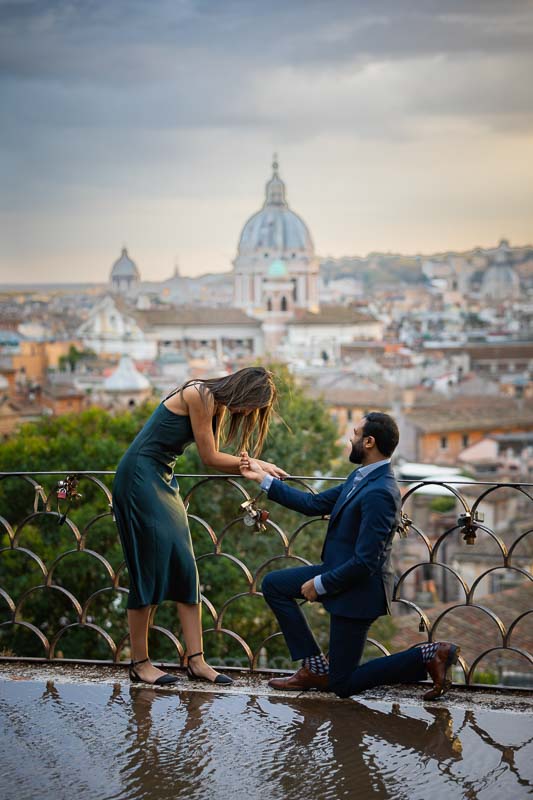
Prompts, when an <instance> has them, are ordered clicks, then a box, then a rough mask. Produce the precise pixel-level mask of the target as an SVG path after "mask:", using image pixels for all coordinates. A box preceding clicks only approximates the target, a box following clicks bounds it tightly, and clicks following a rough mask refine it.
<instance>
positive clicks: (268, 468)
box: [257, 460, 289, 478]
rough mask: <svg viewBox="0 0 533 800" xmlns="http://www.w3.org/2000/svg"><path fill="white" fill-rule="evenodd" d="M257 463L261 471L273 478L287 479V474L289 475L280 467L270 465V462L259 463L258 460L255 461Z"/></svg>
mask: <svg viewBox="0 0 533 800" xmlns="http://www.w3.org/2000/svg"><path fill="white" fill-rule="evenodd" d="M257 463H258V464H259V466H260V467H261V469H264V471H265V472H266V473H267V474H268V475H272V477H273V478H287V477H288V474H289V473H288V472H285V470H284V469H281V467H278V466H277V465H276V464H272V462H271V461H259V460H257Z"/></svg>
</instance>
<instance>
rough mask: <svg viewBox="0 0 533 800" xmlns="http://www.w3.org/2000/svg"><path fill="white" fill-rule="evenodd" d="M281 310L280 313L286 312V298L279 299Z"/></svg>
mask: <svg viewBox="0 0 533 800" xmlns="http://www.w3.org/2000/svg"><path fill="white" fill-rule="evenodd" d="M281 310H282V311H286V310H287V298H286V297H282V298H281Z"/></svg>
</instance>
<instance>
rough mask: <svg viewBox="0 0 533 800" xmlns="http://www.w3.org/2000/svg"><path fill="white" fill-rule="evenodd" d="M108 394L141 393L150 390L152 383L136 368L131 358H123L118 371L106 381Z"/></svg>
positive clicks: (105, 386) (105, 385) (105, 387)
mask: <svg viewBox="0 0 533 800" xmlns="http://www.w3.org/2000/svg"><path fill="white" fill-rule="evenodd" d="M103 386H104V389H105V391H106V392H140V391H142V390H143V389H149V388H150V381H149V380H148V378H145V377H144V375H141V373H140V372H139V371H138V369H137V368H136V366H135V364H134V363H133V361H132V359H131V358H130V357H129V356H122V358H121V359H120V363H119V365H118V367H117V368H116V370H115V371H114V372H113V373H111V375H110V376H109V377H108V378H106V379H105V380H104V384H103Z"/></svg>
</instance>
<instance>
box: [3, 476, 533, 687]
mask: <svg viewBox="0 0 533 800" xmlns="http://www.w3.org/2000/svg"><path fill="white" fill-rule="evenodd" d="M112 476H113V473H112V472H84V471H80V472H70V473H68V474H67V473H64V472H63V473H59V472H53V473H38V472H33V473H27V472H18V473H17V472H10V473H0V512H1V516H0V545H1V546H0V658H3V659H9V658H14V657H29V658H40V659H47V660H60V659H68V660H72V659H74V660H79V661H83V660H89V659H90V660H96V661H102V662H108V663H109V662H110V661H111V662H113V663H119V662H122V661H124V660H125V659H126V658H127V657H128V656H129V650H128V648H129V640H128V634H127V625H126V615H125V608H124V607H125V598H126V596H127V591H128V589H127V584H128V580H127V570H126V568H125V564H124V562H123V560H122V555H121V550H120V544H119V539H118V534H117V532H116V528H115V525H114V523H113V518H112V502H111V491H110V487H111V482H112ZM177 477H178V479H179V481H180V484H181V485H182V487H183V485H185V490H182V494H183V497H184V502H185V505H186V507H187V509H188V516H189V523H190V526H191V532H192V535H193V543H194V548H195V553H196V559H197V564H198V569H199V574H200V581H201V586H202V608H203V620H204V635H205V637H206V649H207V651H208V654H210V655H211V653H210V648H211V650H213V653H212V655H213V656H214V658H213V659H212V660H214V661H216V662H217V663H219V664H225V665H226V666H227V665H234V666H240V667H241V668H242V667H245V668H247V669H249V670H251V671H254V670H256V669H258V668H264V667H273V666H276V667H279V666H285V665H287V666H288V663H289V662H288V658H287V653H286V650H285V649H284V644H283V641H282V637H281V634H280V633H279V631H278V630H277V628H276V626H275V621H274V618H273V616H272V615H271V612H270V611H269V610H268V608H267V607H266V605H265V604H264V601H263V600H262V595H261V591H260V582H261V580H262V578H263V576H264V575H265V574H266V573H267V572H269V571H270V570H272V569H279V568H282V567H283V566H285V565H287V564H289V563H290V564H292V565H294V564H308V563H312V562H313V561H317V560H318V558H319V553H320V547H321V543H322V540H323V534H324V532H325V526H326V524H327V522H326V520H325V519H324V518H312V519H310V518H305V519H303V520H302V518H301V517H300V516H299V515H296V514H295V513H294V512H287V511H286V510H285V509H282V508H281V507H280V506H277V505H275V504H274V503H269V502H268V501H267V499H266V497H265V496H263V497H262V498H260V499H258V500H257V502H260V503H261V505H262V506H265V505H268V506H269V511H270V516H269V518H268V519H266V520H263V521H261V518H260V516H259V515H258V513H257V503H256V502H255V501H254V500H255V499H254V497H253V496H251V495H250V494H249V492H248V488H249V487H250V486H251V484H249V483H248V482H246V481H244V480H241V479H240V478H235V477H229V476H218V475H179V474H178V475H177ZM289 480H291V481H293V482H296V483H297V484H298V485H299V487H300V488H304V489H305V490H307V491H316V487H317V486H320V485H323V484H324V482H326V481H328V482H329V481H336V482H339V481H340V480H342V479H340V478H321V479H320V480H318V479H317V478H315V477H306V476H295V477H291V478H290V479H289ZM78 489H79V490H80V492H78ZM435 492H436V493H437V494H436V495H435ZM82 495H83V496H82ZM443 497H444V498H445V500H444V501H443V500H442V498H443ZM446 498H447V499H446ZM532 499H533V498H532V494H531V485H529V484H516V483H515V484H511V483H473V482H465V483H461V482H460V481H456V480H454V481H453V482H448V483H447V482H436V481H416V482H415V483H410V484H406V482H404V487H403V515H402V525H401V526H400V528H399V530H398V537H395V542H394V545H393V557H394V565H395V568H396V572H397V577H398V581H397V585H396V589H395V594H394V615H393V625H392V628H391V626H390V624H389V626H388V627H387V626H386V625H385V626H383V625H382V626H381V627H380V625H379V622H378V623H377V625H376V629H375V630H374V628H373V629H372V630H371V638H370V639H369V648H370V651H371V650H372V648H373V649H374V650H376V651H377V652H374V654H373V655H374V656H375V655H378V654H381V653H383V654H388V653H389V652H392V651H396V650H399V649H403V648H404V647H406V646H411V645H413V644H416V643H418V642H423V641H436V640H437V639H438V638H441V639H443V638H454V639H457V640H458V641H459V644H461V646H462V651H463V654H464V655H463V656H462V657H461V659H460V669H459V671H458V673H457V674H456V676H455V677H456V680H457V681H458V682H461V683H466V684H467V685H474V684H476V683H479V682H480V681H481V682H483V681H488V682H491V683H495V684H501V683H502V682H503V683H505V684H506V685H509V686H521V687H524V686H526V687H533V655H532V652H533V646H532V640H533V634H532V632H531V627H532V626H531V619H532V617H531V615H532V614H533V574H532V571H533V528H531V527H528V524H527V520H528V518H529V519H530V517H531V508H532V506H531V501H532ZM484 515H485V517H487V516H488V517H489V520H488V522H491V523H492V524H491V525H489V524H488V523H487V524H486V523H485V522H484ZM263 516H264V515H263ZM163 606H166V604H163ZM156 613H157V624H156V621H155V616H156ZM306 613H310V614H311V617H312V624H313V625H315V624H316V625H317V626H318V627H319V628H320V629H321V630H322V634H321V635H322V637H323V640H324V642H326V643H327V615H326V614H325V613H324V612H323V610H322V608H321V606H320V604H313V607H311V606H310V605H309V604H306ZM172 614H173V612H172ZM173 620H174V617H173V616H171V615H170V613H169V609H164V608H163V607H162V610H156V609H153V611H152V617H151V628H150V636H151V638H152V639H155V640H157V642H158V643H159V644H158V646H159V649H160V651H161V656H162V658H161V660H162V661H165V662H166V663H168V662H169V661H179V662H180V663H181V662H182V661H183V657H184V646H183V644H182V641H181V640H180V634H179V631H177V630H176V627H175V623H174V621H173ZM376 634H377V635H376ZM443 634H446V635H443ZM461 636H462V637H463V638H464V639H465V640H468V641H465V642H462V641H461ZM465 645H466V646H465ZM369 655H370V656H372V653H371V652H370V653H369Z"/></svg>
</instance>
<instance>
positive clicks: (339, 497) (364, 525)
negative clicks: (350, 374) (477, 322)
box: [241, 411, 459, 700]
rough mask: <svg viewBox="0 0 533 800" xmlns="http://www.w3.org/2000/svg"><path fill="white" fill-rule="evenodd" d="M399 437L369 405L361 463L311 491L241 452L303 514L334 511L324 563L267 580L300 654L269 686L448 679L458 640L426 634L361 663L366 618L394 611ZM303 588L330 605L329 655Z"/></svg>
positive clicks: (358, 442) (339, 690) (348, 687)
mask: <svg viewBox="0 0 533 800" xmlns="http://www.w3.org/2000/svg"><path fill="white" fill-rule="evenodd" d="M398 441H399V433H398V427H397V425H396V422H395V421H394V419H393V418H392V417H390V416H389V415H388V414H383V413H381V412H376V411H374V412H371V413H369V414H367V415H366V416H365V417H364V418H363V419H361V421H360V422H359V423H358V424H357V425H356V427H355V428H354V432H353V436H352V438H351V440H350V442H351V445H352V450H351V453H350V461H351V462H352V463H354V464H361V466H360V467H359V469H356V470H355V471H354V472H352V473H351V475H349V476H348V478H347V480H346V481H345V482H344V483H343V484H341V485H339V486H336V487H335V488H333V489H328V490H326V491H325V492H321V493H320V494H316V495H312V494H309V493H307V492H303V491H300V490H298V489H294V488H292V487H290V486H287V485H286V484H285V483H284V482H283V481H281V480H279V479H277V478H272V477H271V476H270V475H267V473H266V472H264V470H263V469H262V468H261V466H260V465H259V463H258V462H257V461H254V460H253V459H250V458H249V457H248V455H247V454H246V453H243V455H242V458H241V473H242V475H243V476H244V477H245V478H249V479H250V480H254V481H256V482H257V483H260V484H261V488H262V489H264V490H265V491H266V492H267V493H268V497H269V498H270V499H271V500H274V501H276V502H277V503H280V504H281V505H283V506H285V507H286V508H290V509H293V510H294V511H299V512H300V513H302V514H306V515H308V516H317V515H327V514H329V515H330V519H329V524H328V529H327V533H326V539H325V541H324V547H323V550H322V555H321V558H322V563H321V564H316V565H312V566H309V567H296V568H293V569H285V570H279V571H276V572H271V573H269V574H268V575H267V576H266V577H265V579H264V580H263V585H262V590H263V594H264V597H265V600H266V601H267V603H268V604H269V606H270V607H271V608H272V610H273V612H274V614H275V615H276V617H277V620H278V622H279V626H280V629H281V631H282V633H283V635H284V637H285V640H286V642H287V646H288V648H289V651H290V654H291V657H292V658H293V660H298V659H302V666H301V667H300V669H299V670H298V671H297V672H295V673H294V674H293V675H291V676H290V677H288V678H274V679H272V680H271V681H269V685H270V686H272V687H273V688H275V689H294V690H297V691H302V690H305V689H321V690H323V691H327V690H330V691H333V692H335V693H336V694H337V695H338V696H339V697H349V696H350V695H352V694H356V693H357V692H361V691H363V690H364V689H370V688H372V687H373V686H381V685H389V684H394V683H414V682H416V681H419V680H423V679H425V678H426V677H427V676H428V674H429V676H430V677H431V678H432V680H433V684H434V685H433V688H432V689H431V690H430V691H428V692H426V694H425V695H424V699H425V700H434V699H436V698H437V697H440V696H442V695H443V694H444V693H445V692H447V691H448V689H449V688H450V686H451V681H450V680H449V679H448V677H447V673H448V671H449V669H450V667H451V665H452V664H455V663H457V658H458V655H459V647H457V645H455V644H451V643H449V642H435V643H427V644H424V645H422V646H420V647H413V648H411V649H409V650H404V651H403V652H401V653H396V654H394V655H391V656H384V657H382V658H376V659H374V660H373V661H368V662H366V663H365V664H362V665H360V664H359V662H360V660H361V656H362V654H363V650H364V646H365V643H366V639H367V635H368V631H369V629H370V626H371V625H372V623H373V622H374V621H375V620H376V619H377V618H378V617H380V616H382V615H384V614H390V613H391V602H392V594H393V588H394V573H393V570H392V567H391V550H392V540H393V537H394V534H395V532H396V530H397V528H398V525H399V522H400V515H401V496H400V490H399V487H398V484H397V482H396V479H395V477H394V474H393V471H392V468H391V465H390V460H391V456H392V454H393V452H394V450H395V448H396V446H397V444H398ZM302 598H305V599H306V600H309V601H310V602H313V601H315V600H319V601H320V602H322V603H323V605H324V608H325V609H326V610H327V611H328V612H329V614H330V617H331V618H330V640H329V663H328V660H327V659H326V657H325V656H324V654H323V653H321V651H320V648H319V646H318V644H317V642H316V640H315V637H314V636H313V634H312V632H311V629H310V628H309V625H308V624H307V620H306V618H305V616H304V614H303V612H302V610H301V608H300V605H299V604H298V603H297V602H296V601H297V600H298V599H302Z"/></svg>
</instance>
